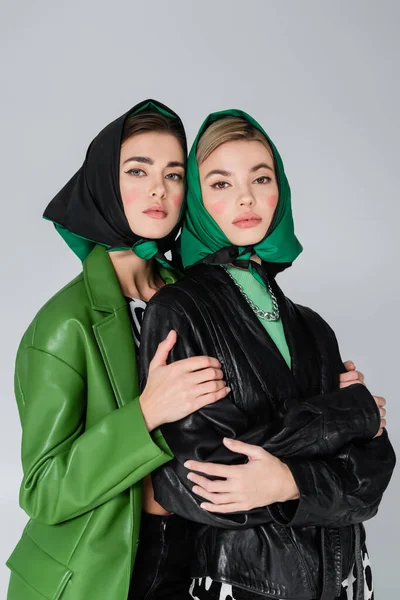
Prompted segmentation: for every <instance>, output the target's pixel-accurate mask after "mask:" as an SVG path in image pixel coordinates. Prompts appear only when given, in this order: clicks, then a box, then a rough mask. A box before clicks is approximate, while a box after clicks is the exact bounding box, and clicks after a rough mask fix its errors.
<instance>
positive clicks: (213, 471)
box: [184, 460, 237, 479]
mask: <svg viewBox="0 0 400 600" xmlns="http://www.w3.org/2000/svg"><path fill="white" fill-rule="evenodd" d="M184 467H186V468H187V469H189V470H190V471H197V473H203V474H204V475H212V476H215V477H222V478H224V479H228V478H229V477H230V476H231V475H232V473H233V471H234V470H236V469H237V466H236V465H218V464H215V463H206V462H199V461H197V460H187V461H186V462H185V463H184Z"/></svg>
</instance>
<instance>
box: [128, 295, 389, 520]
mask: <svg viewBox="0 0 400 600" xmlns="http://www.w3.org/2000/svg"><path fill="white" fill-rule="evenodd" d="M171 329H174V330H176V331H177V333H178V341H177V343H176V345H175V347H174V349H173V350H172V352H171V354H170V359H169V362H175V361H177V360H181V359H185V358H188V357H190V356H196V355H202V354H207V348H206V347H205V346H204V344H203V342H202V339H201V336H200V335H198V333H197V332H196V331H194V330H193V328H192V326H191V322H190V320H189V319H188V317H187V315H186V314H185V312H184V310H183V309H182V310H181V309H180V308H179V305H176V304H174V308H172V307H170V306H166V305H164V304H162V303H159V302H157V301H152V302H151V303H150V304H149V305H148V308H147V310H146V313H145V319H144V323H143V328H142V336H141V340H142V341H141V349H140V371H141V388H142V389H143V388H144V386H145V383H146V380H147V373H148V368H149V364H150V361H151V360H152V358H153V356H154V354H155V352H156V349H157V346H158V344H159V343H160V341H162V340H163V339H165V337H166V336H167V334H168V332H169V331H170V330H171ZM216 358H220V357H219V356H216ZM234 393H235V386H233V391H232V392H231V393H230V394H229V395H228V396H227V397H226V398H224V399H223V400H220V401H219V402H217V403H215V404H210V405H207V406H205V407H203V408H202V409H201V410H199V411H197V412H196V413H193V414H192V415H189V416H188V417H186V418H185V419H181V420H180V421H177V422H175V423H167V424H165V425H163V426H162V427H161V431H162V433H163V435H164V437H165V439H166V441H167V443H168V445H169V447H170V449H171V450H172V452H173V453H174V456H175V459H174V460H173V461H171V462H169V463H168V464H167V465H165V466H164V467H162V468H161V469H159V470H157V471H155V472H154V473H153V474H152V479H153V485H154V490H155V498H156V500H157V501H158V502H159V503H160V504H161V505H162V506H163V507H164V508H166V509H167V510H170V511H172V512H175V513H177V514H179V515H181V516H183V517H186V518H188V519H191V520H194V521H197V522H200V523H205V524H212V525H216V526H219V527H224V528H240V527H251V526H253V525H256V524H259V523H265V522H268V521H271V520H274V521H277V522H280V523H283V524H289V523H291V522H292V520H294V522H295V524H297V525H300V524H303V523H302V522H301V521H302V520H303V521H304V523H309V521H310V520H311V521H312V520H313V518H314V517H315V519H317V520H316V521H315V523H313V524H324V522H323V515H322V514H321V515H320V514H319V513H318V510H317V508H316V507H314V508H311V507H310V508H309V510H308V509H307V505H308V503H309V502H310V498H311V497H312V491H311V481H310V478H312V473H314V475H315V474H316V473H317V472H318V469H322V471H323V469H324V468H325V471H326V472H325V471H323V472H324V473H325V479H324V486H322V489H324V494H323V496H321V492H320V491H319V488H318V489H317V491H315V490H314V493H315V495H316V496H317V498H319V499H320V502H321V504H322V505H323V506H325V507H326V514H325V517H324V518H326V519H333V520H335V518H336V517H337V516H338V513H336V517H335V514H334V511H335V510H336V508H335V507H336V505H338V502H337V501H336V504H335V502H334V501H333V495H334V492H335V494H336V495H337V496H343V495H345V494H346V493H347V491H346V490H347V489H348V486H349V485H350V484H351V482H353V483H354V486H355V488H356V487H357V482H358V473H357V469H355V466H357V465H353V464H352V463H351V462H346V461H347V458H346V460H344V459H343V458H342V457H341V455H339V456H338V457H337V458H336V457H334V458H333V455H334V454H335V453H336V452H338V451H339V449H340V448H343V447H344V446H345V445H346V444H347V443H348V442H350V441H351V440H362V439H364V440H370V439H372V438H373V436H374V435H375V434H376V432H377V430H378V427H379V422H380V417H379V411H378V409H377V407H376V404H375V401H374V399H373V398H372V396H371V394H370V393H369V392H368V390H367V389H366V388H365V386H361V385H355V386H350V387H348V388H345V389H343V390H337V391H335V392H333V393H331V394H324V395H322V396H316V397H313V398H310V399H308V400H307V401H306V402H304V401H302V402H298V403H296V404H293V405H292V406H291V407H290V409H289V411H288V413H287V414H286V416H285V419H284V422H283V424H282V428H280V431H279V432H278V433H276V434H275V435H273V436H272V437H271V435H270V434H269V435H268V434H267V430H266V427H265V426H264V425H260V426H258V427H257V426H254V425H251V424H250V422H249V420H248V418H247V416H246V414H245V412H244V411H242V410H241V409H240V408H238V406H237V403H236V402H235V397H234ZM225 436H226V437H232V438H236V439H240V440H241V441H244V442H247V443H251V444H256V445H259V446H262V447H263V448H265V449H266V450H268V451H270V452H272V453H273V454H274V455H276V456H278V457H280V458H282V459H284V460H285V462H287V463H288V465H289V467H290V468H291V469H292V471H293V474H294V477H295V479H296V482H297V484H298V487H299V489H300V494H301V500H300V501H295V502H292V503H284V504H276V505H272V507H269V508H267V507H263V508H260V509H254V510H253V511H250V512H248V513H234V514H230V515H218V514H213V513H208V512H206V511H204V510H203V509H201V508H200V503H201V502H203V499H202V498H200V497H198V496H196V495H195V494H194V493H193V492H192V491H191V488H192V486H193V484H192V483H191V482H190V481H189V480H188V479H187V474H188V470H187V469H186V468H185V467H184V466H183V463H184V462H185V461H186V460H189V459H193V460H199V461H207V462H214V463H222V464H240V463H244V462H245V461H246V457H244V456H241V455H237V454H233V453H231V452H230V451H229V450H228V449H227V448H226V447H225V446H224V445H223V443H222V439H223V437H225ZM375 446H376V444H375ZM355 449H356V447H354V449H353V445H352V444H350V446H349V450H347V451H346V452H347V454H346V457H347V456H350V455H351V456H355V457H356V456H357V453H355V454H354V452H355ZM371 450H372V451H371V460H375V462H374V465H375V468H379V464H380V462H379V460H380V456H376V452H375V451H374V449H373V448H372V447H371ZM382 453H383V454H384V450H383V449H382ZM321 456H324V457H325V456H332V458H330V459H329V460H330V461H331V465H330V467H328V466H327V463H325V459H324V460H322V459H320V460H315V459H314V457H321ZM359 458H360V456H359V455H358V459H359ZM303 463H304V464H303ZM356 463H357V460H356ZM344 464H346V468H345V467H344V466H343V465H344ZM302 465H303V467H302ZM324 465H326V466H324ZM335 465H336V466H337V467H338V469H339V474H335ZM307 469H308V471H307ZM312 469H314V471H312ZM322 471H321V473H322ZM328 472H329V473H331V474H332V477H331V479H330V480H329V478H328V475H327V473H328ZM368 472H369V473H371V465H369V467H367V468H366V471H365V473H368ZM307 473H309V477H308V476H307ZM321 478H322V475H321ZM341 478H343V479H344V480H343V481H342V480H341ZM307 485H308V487H307ZM386 485H387V484H386ZM382 493H383V490H382ZM357 500H358V501H359V504H360V505H364V503H365V499H364V496H363V495H362V494H361V495H359V496H357V494H355V499H354V503H355V504H356V503H357ZM315 502H317V500H315ZM329 505H330V507H329ZM343 510H344V505H342V506H341V514H342V512H343ZM321 512H322V511H321ZM370 516H372V515H370ZM320 518H321V519H322V521H321V522H319V519H320ZM361 520H364V519H361ZM310 524H311V522H310Z"/></svg>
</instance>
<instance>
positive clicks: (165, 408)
mask: <svg viewBox="0 0 400 600" xmlns="http://www.w3.org/2000/svg"><path fill="white" fill-rule="evenodd" d="M176 339H177V334H176V331H170V332H169V334H168V336H167V337H166V338H165V340H164V341H163V342H161V343H160V344H159V345H158V348H157V351H156V353H155V355H154V357H153V360H152V361H151V363H150V366H149V376H148V379H147V385H146V387H145V389H144V390H143V393H142V394H141V396H140V398H139V402H140V406H141V409H142V412H143V416H144V419H145V422H146V425H147V428H148V430H149V431H152V430H153V429H155V428H156V427H159V426H160V425H162V424H163V423H173V422H174V421H178V420H179V419H183V418H184V417H187V416H188V415H190V414H191V413H193V412H195V411H196V410H199V409H200V408H202V407H203V406H205V405H206V404H211V403H213V402H217V401H218V400H221V399H222V398H225V396H226V395H227V394H229V392H230V388H228V387H226V384H225V381H224V380H223V373H222V371H221V363H220V362H219V361H218V360H217V359H216V358H212V357H210V356H193V357H192V358H185V359H184V360H179V361H176V362H174V363H172V364H170V365H167V359H168V355H169V353H170V352H171V350H172V348H173V347H174V345H175V343H176Z"/></svg>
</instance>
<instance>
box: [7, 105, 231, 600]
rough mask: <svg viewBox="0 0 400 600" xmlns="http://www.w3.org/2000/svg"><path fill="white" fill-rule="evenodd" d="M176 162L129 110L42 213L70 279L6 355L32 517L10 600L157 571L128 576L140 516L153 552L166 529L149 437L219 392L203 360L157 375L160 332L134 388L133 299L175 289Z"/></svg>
mask: <svg viewBox="0 0 400 600" xmlns="http://www.w3.org/2000/svg"><path fill="white" fill-rule="evenodd" d="M185 163H186V139H185V133H184V129H183V125H182V123H181V121H180V119H179V117H178V116H177V115H176V114H175V113H173V112H172V111H171V110H170V109H168V108H167V107H165V106H163V105H162V104H160V103H158V102H155V101H150V100H149V101H145V102H142V103H141V104H139V105H137V106H136V107H134V108H133V109H132V110H130V111H128V112H127V113H126V114H124V115H123V116H121V117H120V118H118V119H117V120H116V121H114V122H113V123H111V124H110V125H108V126H107V127H106V128H105V129H104V130H103V131H101V133H100V134H99V135H98V136H97V137H96V138H95V139H94V140H93V142H92V143H91V145H90V147H89V150H88V152H87V155H86V159H85V162H84V164H83V166H82V168H81V169H79V171H78V172H77V173H76V174H75V175H74V177H73V178H72V179H71V180H70V181H69V182H68V183H67V185H66V186H65V187H64V188H63V189H62V190H61V192H60V193H59V194H58V195H57V196H56V197H55V198H54V199H53V201H52V202H51V203H50V204H49V206H48V207H47V209H46V211H45V213H44V216H45V218H46V219H48V220H50V221H53V222H54V224H55V227H56V228H57V230H58V232H59V233H60V234H61V235H62V237H63V238H64V240H65V241H66V242H67V244H68V245H69V247H70V248H71V249H72V250H73V251H74V252H75V253H76V254H77V255H78V256H79V258H80V259H81V260H82V261H83V272H82V273H81V274H80V275H79V276H78V277H77V278H76V279H74V280H73V281H72V282H71V283H69V284H68V285H67V286H66V287H64V288H63V289H62V290H61V291H60V292H58V293H57V294H56V295H55V296H54V297H53V298H52V299H51V300H50V301H49V302H47V304H46V305H45V306H44V307H43V308H42V309H41V310H40V311H39V313H38V314H37V315H36V317H35V318H34V320H33V322H32V324H31V325H30V326H29V327H28V329H27V331H26V333H25V335H24V337H23V339H22V342H21V344H20V347H19V350H18V356H17V363H16V373H15V381H16V396H17V402H18V409H19V413H20V418H21V424H22V430H23V438H22V462H23V470H24V478H23V482H22V486H21V492H20V502H21V506H22V508H23V509H24V510H25V511H26V512H27V513H28V515H29V516H30V517H31V519H30V521H29V523H28V525H27V528H26V530H25V531H24V533H23V535H22V538H21V540H20V542H19V543H18V545H17V547H16V548H15V550H14V552H13V554H12V555H11V557H10V559H9V561H8V566H9V567H10V569H11V572H12V574H11V579H10V586H9V592H8V600H22V599H23V600H34V599H37V598H38V597H39V596H38V594H39V595H40V597H46V598H53V599H55V598H60V597H61V596H62V598H63V600H101V599H103V600H126V598H127V597H128V594H129V593H131V594H134V596H135V598H136V597H141V594H143V593H147V591H148V590H147V589H146V586H147V587H149V585H150V584H151V582H152V581H153V580H154V577H155V571H154V570H155V569H156V570H157V569H158V566H159V565H158V562H157V561H152V560H151V557H150V556H149V557H148V560H147V561H144V563H143V560H142V562H141V563H140V564H142V565H143V564H145V565H146V569H143V567H141V569H140V571H139V572H138V570H137V569H136V571H135V572H134V575H133V578H132V569H133V565H134V562H135V555H136V550H137V547H138V535H139V528H140V522H141V515H142V507H143V510H144V511H145V512H146V513H147V514H146V517H145V519H144V521H143V522H142V528H141V538H142V539H150V540H151V544H150V547H151V548H152V550H153V552H154V553H155V554H156V555H157V556H161V552H162V551H161V548H160V544H163V547H165V544H166V543H168V539H169V538H168V536H169V535H172V539H174V535H173V533H174V531H175V530H176V529H177V528H179V517H177V516H173V517H170V518H169V519H167V517H166V515H167V514H168V513H166V511H164V510H163V509H162V507H161V506H160V505H158V504H157V503H156V502H155V501H154V496H153V492H152V485H151V480H150V478H149V474H150V473H151V472H152V471H153V470H154V469H155V468H157V467H158V466H160V465H162V464H163V463H165V462H167V461H169V460H170V459H171V458H172V454H171V451H170V450H169V448H168V446H167V444H166V443H165V441H164V439H163V437H162V436H161V434H160V432H159V431H157V427H158V426H159V425H161V424H162V423H165V422H169V421H174V420H177V419H181V418H182V417H184V416H186V415H188V414H190V413H191V412H192V411H194V410H197V409H198V408H200V407H202V406H203V405H204V404H208V403H211V402H214V401H217V400H219V399H221V398H223V397H224V396H225V395H226V394H227V388H226V386H225V382H224V381H223V376H222V371H221V369H220V364H219V362H218V361H217V360H216V359H214V358H208V357H206V356H201V357H194V358H191V359H189V360H187V361H183V362H182V363H180V364H179V365H168V366H167V364H166V361H167V357H168V354H169V351H170V350H171V349H172V347H173V346H174V344H175V340H176V334H175V333H173V332H172V333H170V334H169V335H168V337H167V339H166V340H164V341H163V342H162V343H161V344H160V346H159V348H158V350H157V352H156V353H155V356H154V360H153V363H152V367H151V374H150V377H149V381H148V385H147V386H146V388H145V389H144V391H143V393H142V394H140V393H139V386H138V380H137V364H136V356H137V354H138V352H139V348H140V326H141V316H142V314H143V311H144V308H145V306H146V302H147V301H148V300H149V299H150V298H151V297H152V295H153V294H154V293H155V292H156V291H157V290H158V289H160V288H161V287H163V286H164V285H165V284H166V283H169V282H173V281H175V280H176V274H175V273H174V271H173V269H171V267H170V265H169V264H168V261H167V259H166V257H165V255H164V253H165V252H166V251H168V250H169V249H170V248H171V245H172V242H173V240H174V239H175V237H176V234H177V230H178V227H179V219H180V215H181V212H182V205H183V199H184V193H185V184H184V176H185ZM132 334H133V335H132ZM117 409H118V410H117ZM143 480H144V481H145V484H144V486H143V483H142V482H143ZM143 488H144V494H143ZM142 496H143V502H142ZM167 523H168V525H167ZM170 532H171V533H170ZM187 543H189V540H187ZM147 547H148V546H146V544H141V545H140V550H139V555H141V554H142V555H143V553H144V552H146V548H147ZM180 566H181V565H180ZM165 567H166V568H165V571H164V577H163V586H162V587H161V590H164V591H163V592H162V593H164V597H173V598H175V599H177V598H188V597H189V596H188V586H187V579H185V573H184V572H179V573H178V576H177V574H176V571H174V568H173V565H171V564H167V565H166V566H165ZM158 574H159V575H161V573H158ZM131 580H132V583H131ZM180 581H183V587H182V586H181V587H180V585H181V584H180ZM129 589H131V592H129ZM148 597H149V598H150V597H154V596H151V594H150V595H149V596H148Z"/></svg>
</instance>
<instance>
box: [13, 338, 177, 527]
mask: <svg viewBox="0 0 400 600" xmlns="http://www.w3.org/2000/svg"><path fill="white" fill-rule="evenodd" d="M15 388H16V396H17V400H18V404H19V410H20V417H21V424H22V465H23V471H24V477H23V482H22V485H21V490H20V504H21V507H22V508H23V509H24V510H25V511H26V512H27V513H28V515H29V516H30V517H31V518H34V519H37V520H39V521H43V522H45V523H50V524H55V523H60V522H62V521H65V520H67V519H72V518H73V517H76V516H78V515H81V514H83V513H85V512H87V511H89V510H91V509H92V508H95V507H96V506H99V505H100V504H102V503H104V502H106V501H107V500H110V499H111V498H112V497H114V496H116V495H117V494H119V493H120V492H122V491H124V490H126V489H128V488H129V487H130V486H131V485H133V484H134V483H136V482H138V481H140V480H141V479H143V477H145V476H146V475H147V474H148V473H150V472H151V471H153V470H154V469H155V468H157V467H159V466H160V465H162V464H164V463H165V462H167V461H168V460H170V459H171V458H172V455H171V454H170V453H169V450H168V449H167V448H165V450H162V449H161V448H160V447H159V446H158V445H157V444H156V443H155V442H154V441H153V439H152V437H151V435H150V433H149V431H148V429H147V427H146V424H145V421H144V418H143V415H142V412H141V408H140V404H139V399H138V398H133V399H132V401H131V402H129V403H128V404H127V405H126V406H124V407H122V408H120V409H118V410H113V411H112V412H111V413H110V414H107V415H106V416H104V417H102V418H100V419H99V421H98V422H97V423H96V424H95V425H93V426H92V427H90V428H89V429H87V430H85V418H86V414H85V412H86V394H87V382H86V381H85V379H84V377H83V376H82V375H81V374H80V373H78V372H77V371H76V370H75V369H74V368H73V367H71V366H70V365H68V364H67V363H65V362H64V361H63V360H61V359H60V358H57V357H56V356H53V355H52V354H49V353H47V352H45V351H43V350H40V349H38V348H35V347H32V346H28V347H21V348H20V350H19V352H18V356H17V364H16V372H15Z"/></svg>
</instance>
